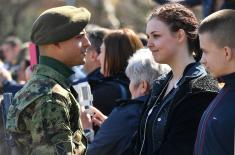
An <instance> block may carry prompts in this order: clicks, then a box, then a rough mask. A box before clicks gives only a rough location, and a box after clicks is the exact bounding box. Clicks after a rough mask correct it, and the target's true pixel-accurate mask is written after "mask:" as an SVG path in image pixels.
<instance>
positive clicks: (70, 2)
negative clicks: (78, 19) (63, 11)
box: [65, 0, 76, 6]
mask: <svg viewBox="0 0 235 155" xmlns="http://www.w3.org/2000/svg"><path fill="white" fill-rule="evenodd" d="M65 3H66V5H71V6H75V3H76V0H65Z"/></svg>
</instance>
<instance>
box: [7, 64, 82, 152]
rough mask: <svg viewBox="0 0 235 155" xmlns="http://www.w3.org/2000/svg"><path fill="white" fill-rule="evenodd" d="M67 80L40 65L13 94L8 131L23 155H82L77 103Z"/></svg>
mask: <svg viewBox="0 0 235 155" xmlns="http://www.w3.org/2000/svg"><path fill="white" fill-rule="evenodd" d="M66 81H67V80H66V79H65V77H64V76H63V75H62V74H60V73H59V72H57V71H55V70H54V69H52V68H51V67H48V66H46V65H42V64H40V65H37V66H36V68H35V71H34V73H33V75H32V77H31V79H30V81H28V82H27V84H26V85H25V86H24V87H23V88H22V89H21V90H20V91H19V92H18V93H17V94H16V96H15V97H14V99H13V104H12V105H11V106H10V108H9V112H8V116H7V130H8V131H9V132H10V133H11V134H12V135H13V137H14V140H15V142H16V144H17V146H20V148H22V151H23V154H24V155H26V154H27V155H29V154H33V155H36V154H37V155H38V154H42V155H52V154H53V155H55V154H56V155H57V154H59V155H64V154H66V155H74V154H79V155H83V154H85V152H86V146H87V141H86V138H85V136H84V135H83V131H82V126H81V122H80V116H79V104H78V102H77V101H76V99H75V98H74V96H73V94H72V93H71V90H70V89H69V87H70V86H69V84H68V83H67V82H66Z"/></svg>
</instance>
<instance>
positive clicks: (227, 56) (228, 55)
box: [223, 46, 234, 61]
mask: <svg viewBox="0 0 235 155" xmlns="http://www.w3.org/2000/svg"><path fill="white" fill-rule="evenodd" d="M223 52H224V56H225V60H227V61H232V59H233V57H234V53H233V51H232V49H231V48H230V47H228V46H225V47H224V48H223Z"/></svg>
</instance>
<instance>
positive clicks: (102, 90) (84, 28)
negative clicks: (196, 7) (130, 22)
mask: <svg viewBox="0 0 235 155" xmlns="http://www.w3.org/2000/svg"><path fill="white" fill-rule="evenodd" d="M162 3H163V2H162ZM164 3H165V2H164ZM91 16H92V14H91V13H90V12H89V11H88V10H87V9H86V8H84V7H74V6H60V7H55V8H51V9H48V10H46V11H44V12H43V13H42V14H41V15H40V16H39V17H38V18H37V19H36V20H35V22H34V23H33V27H32V30H31V37H30V38H31V42H27V43H22V42H21V41H20V39H18V38H17V37H15V36H9V37H8V38H6V40H5V41H4V42H3V43H2V44H1V60H0V90H1V94H5V93H12V95H13V96H14V98H13V100H12V102H9V103H8V102H6V99H5V98H3V99H2V101H1V108H2V109H4V110H1V117H2V119H1V121H2V120H3V121H2V122H0V125H1V128H0V129H1V139H3V140H2V141H1V143H0V154H6V155H8V154H9V155H55V154H56V155H65V154H66V155H68V154H69V155H85V154H87V155H110V154H113V155H193V154H195V155H233V154H234V153H235V148H234V147H235V142H234V136H235V133H234V131H235V113H234V110H235V104H234V103H233V102H234V101H235V53H234V52H235V40H234V39H233V35H235V29H234V27H235V10H232V9H222V10H221V11H217V12H215V13H212V14H211V15H209V16H207V17H206V18H205V19H203V21H202V22H199V21H198V19H197V18H196V16H195V14H194V13H193V12H192V11H191V10H190V9H189V8H187V7H186V6H184V5H182V4H179V3H166V4H163V5H161V6H158V7H157V8H155V9H153V10H152V11H151V12H150V14H149V16H148V18H147V21H146V35H145V34H144V33H137V32H135V31H134V30H132V29H130V28H121V29H115V30H114V29H108V28H104V27H100V26H96V25H92V24H89V23H90V17H91ZM32 43H33V44H32ZM31 45H35V46H36V47H35V50H36V53H38V54H39V55H38V57H37V58H36V59H38V63H37V64H34V65H33V64H32V60H31V59H32V58H31V57H30V56H32V55H29V53H30V52H29V49H30V46H31ZM83 82H88V83H89V86H90V88H91V94H92V97H93V101H92V105H91V106H89V107H88V108H89V111H90V112H91V113H90V112H87V111H86V110H85V109H86V108H87V107H84V106H82V105H80V104H79V98H81V96H79V93H78V92H77V91H76V89H75V86H76V85H78V84H81V83H83ZM221 83H223V85H220V84H221ZM5 107H8V108H7V110H6V109H5Z"/></svg>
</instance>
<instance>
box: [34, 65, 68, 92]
mask: <svg viewBox="0 0 235 155" xmlns="http://www.w3.org/2000/svg"><path fill="white" fill-rule="evenodd" d="M33 74H37V75H42V76H46V77H49V78H50V79H53V80H55V81H57V82H58V83H59V84H60V85H62V86H63V87H64V88H66V89H67V90H69V88H70V86H71V82H70V80H69V78H67V77H66V76H64V75H63V74H61V73H59V72H58V71H57V70H55V69H54V68H51V67H49V66H47V65H43V64H39V65H36V66H35V68H34V73H33Z"/></svg>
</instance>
